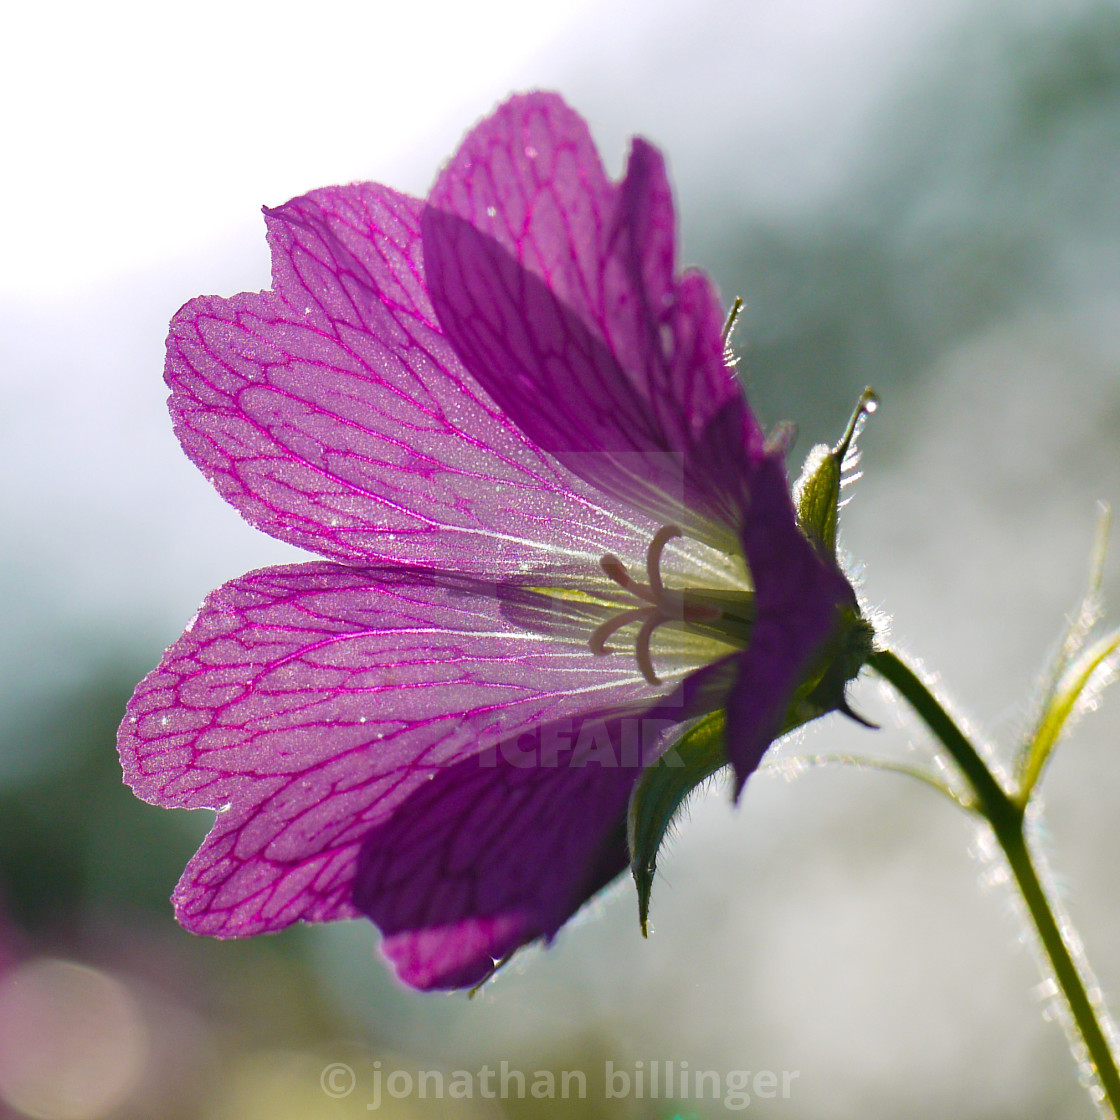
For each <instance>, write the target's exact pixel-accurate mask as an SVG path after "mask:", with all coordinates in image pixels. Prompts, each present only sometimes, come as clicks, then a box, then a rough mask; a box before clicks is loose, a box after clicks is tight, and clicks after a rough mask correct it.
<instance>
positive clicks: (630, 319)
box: [423, 94, 760, 547]
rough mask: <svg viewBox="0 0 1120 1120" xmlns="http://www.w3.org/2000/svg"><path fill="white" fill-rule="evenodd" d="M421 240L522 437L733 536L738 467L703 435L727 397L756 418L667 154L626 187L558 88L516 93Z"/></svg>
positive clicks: (615, 489)
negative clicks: (692, 261) (683, 243)
mask: <svg viewBox="0 0 1120 1120" xmlns="http://www.w3.org/2000/svg"><path fill="white" fill-rule="evenodd" d="M423 237H424V261H425V268H426V272H427V278H428V283H429V288H430V291H431V294H432V301H433V304H434V306H435V309H436V312H437V314H438V316H439V319H440V323H441V326H442V328H443V329H444V331H445V332H446V333H447V336H448V338H449V339H450V340H451V342H452V344H453V346H454V347H455V350H456V352H457V353H458V354H459V356H460V357H461V358H462V359H463V361H464V363H465V365H466V367H467V368H468V369H469V370H470V372H471V373H472V374H473V375H474V377H475V378H476V379H477V380H478V381H479V382H480V383H481V384H482V386H483V387H484V388H485V389H486V391H487V392H488V393H489V394H490V395H491V396H492V397H493V398H494V399H495V400H496V401H497V403H498V404H499V405H500V406H501V407H502V409H503V410H505V411H506V412H507V413H508V414H509V416H510V417H511V418H512V419H513V420H514V421H515V422H516V423H517V424H518V425H519V426H520V427H521V429H522V430H523V431H524V432H525V433H526V435H528V436H529V438H530V439H531V440H533V441H534V442H535V443H536V444H538V445H539V446H540V447H542V448H544V449H545V450H546V451H549V452H551V453H552V454H554V455H555V456H556V457H557V458H559V459H560V460H561V462H563V463H564V464H565V466H567V467H569V468H570V469H571V470H572V471H573V472H575V473H576V474H578V475H579V476H580V477H581V478H584V479H586V480H588V481H591V482H593V483H594V484H595V485H596V486H598V487H600V488H601V489H603V490H606V491H607V492H608V493H610V494H611V495H612V496H613V497H615V498H618V499H620V500H622V501H624V502H626V503H627V504H629V505H631V506H633V507H635V508H637V509H640V510H641V511H642V512H644V513H646V514H647V515H648V516H650V517H651V518H654V519H655V520H659V521H662V522H667V521H672V522H676V523H679V524H681V525H682V526H685V527H687V528H688V530H689V531H690V532H691V533H692V534H693V535H695V536H697V537H699V538H700V539H704V540H707V541H709V543H712V544H715V545H716V546H717V547H724V546H726V545H727V543H728V540H727V536H728V533H727V529H728V526H729V525H730V527H731V530H732V531H731V536H732V537H734V529H735V518H734V517H731V518H730V519H729V515H728V504H729V503H728V501H727V496H726V494H725V493H724V490H723V486H724V480H725V479H727V477H728V475H729V474H731V475H733V474H734V473H735V468H736V466H737V464H735V463H732V464H729V463H727V462H726V461H725V460H721V461H720V462H719V463H718V467H719V469H715V467H716V466H717V464H716V463H714V462H713V461H712V459H711V456H710V453H709V451H708V449H707V447H706V446H705V444H704V442H703V440H702V438H701V437H702V433H703V431H704V429H705V428H706V427H707V425H708V423H709V422H710V421H711V419H712V418H713V417H714V416H715V415H716V414H717V413H718V412H720V411H721V410H722V409H724V408H728V407H734V408H737V409H739V410H740V411H741V412H742V414H743V416H744V419H745V420H746V421H749V424H750V425H753V420H752V419H750V416H749V412H747V409H746V406H745V403H743V401H742V396H741V390H740V388H739V386H738V384H737V382H736V380H735V378H734V376H733V375H732V373H731V372H730V371H729V370H728V369H727V366H726V364H725V362H724V360H723V344H722V337H721V330H722V323H723V315H722V312H721V310H720V308H719V303H718V300H717V298H716V296H715V293H714V290H713V289H712V288H711V285H710V284H709V283H708V281H707V280H706V279H704V278H703V277H702V276H701V275H700V274H698V273H691V274H688V275H687V276H685V277H684V278H683V279H681V280H679V281H678V279H677V278H676V277H675V275H674V251H673V245H674V220H673V209H672V199H671V195H670V192H669V186H668V181H667V179H666V176H665V168H664V164H663V161H662V159H661V156H660V154H659V153H658V152H657V151H656V150H655V149H654V148H652V147H651V146H650V145H648V144H646V143H644V142H642V141H636V142H635V145H634V149H633V152H632V154H631V159H630V165H629V169H628V172H627V175H626V178H625V179H624V181H623V182H622V183H621V184H620V185H617V186H616V185H615V184H612V183H610V181H609V180H607V179H606V178H605V176H604V175H603V173H602V167H601V165H600V163H599V161H598V156H597V155H596V154H595V151H594V146H593V145H592V143H591V140H590V136H589V134H588V131H587V126H586V124H585V123H584V122H583V120H582V119H581V118H580V117H579V116H578V115H576V114H575V113H573V112H572V111H571V110H570V109H568V108H567V107H566V106H564V104H563V103H562V102H561V101H560V100H559V99H558V98H556V97H555V96H553V95H547V94H533V95H529V96H525V97H518V98H513V99H512V100H510V101H509V102H507V103H506V104H505V105H503V106H502V107H501V108H499V109H498V111H497V112H496V113H495V114H494V115H493V116H491V117H490V118H488V119H487V120H486V121H484V122H483V123H482V124H480V125H479V126H478V127H477V128H476V129H475V130H474V131H473V132H471V133H470V135H469V136H468V137H467V139H466V140H465V141H464V143H463V145H462V147H461V148H460V150H459V152H458V154H457V155H456V156H455V157H454V158H453V159H452V160H451V161H450V162H449V164H448V165H447V167H446V168H445V169H444V171H443V172H442V174H441V175H440V177H439V179H438V181H437V183H436V185H435V187H434V188H433V190H432V193H431V195H430V196H429V200H428V208H427V209H426V211H425V213H424V217H423ZM740 428H741V429H743V430H745V428H746V424H741V425H740ZM754 431H755V432H756V433H757V426H754ZM755 442H760V440H757V441H755ZM740 457H741V455H740ZM734 513H737V511H734Z"/></svg>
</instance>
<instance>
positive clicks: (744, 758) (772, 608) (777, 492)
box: [727, 454, 855, 794]
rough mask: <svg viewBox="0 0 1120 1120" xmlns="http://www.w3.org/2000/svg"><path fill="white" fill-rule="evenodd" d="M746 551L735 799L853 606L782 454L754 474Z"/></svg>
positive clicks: (732, 711) (733, 711) (731, 739)
mask: <svg viewBox="0 0 1120 1120" xmlns="http://www.w3.org/2000/svg"><path fill="white" fill-rule="evenodd" d="M743 547H744V550H745V552H746V556H747V563H748V564H749V565H750V569H751V575H752V579H753V581H754V586H755V607H756V610H757V615H756V618H755V623H754V626H753V628H752V630H751V637H750V644H749V645H748V646H747V649H746V650H745V651H744V652H743V653H742V654H739V655H738V663H739V671H738V679H737V681H736V682H735V685H734V687H733V688H732V689H731V691H730V693H729V695H728V698H727V753H728V758H729V759H730V761H731V762H732V763H733V765H734V768H735V780H736V794H738V791H739V790H741V789H742V788H743V783H744V782H745V781H746V780H747V778H748V777H749V776H750V774H751V773H752V772H753V771H754V769H755V768H756V767H757V766H758V764H759V761H760V760H761V758H762V755H763V753H764V752H765V750H766V748H767V747H768V746H769V745H770V743H771V742H772V741H773V740H774V739H775V738H776V737H777V736H778V734H779V733H780V731H781V728H782V723H783V721H784V720H785V716H786V712H787V710H788V708H789V704H790V701H791V700H792V699H793V695H794V693H795V692H796V690H797V688H798V687H799V686H800V684H801V683H802V682H803V681H804V680H805V679H806V676H807V674H808V672H809V671H810V669H811V667H812V664H813V661H814V659H815V658H816V657H817V655H818V654H819V653H820V651H821V648H822V647H823V645H824V643H825V642H826V641H827V640H828V638H829V636H830V635H831V634H832V632H833V629H834V627H835V626H836V624H837V621H838V620H837V608H838V607H840V606H841V605H842V604H846V603H851V604H853V605H854V602H855V596H854V594H853V592H852V589H851V586H850V585H849V584H848V581H847V580H846V579H845V578H844V576H843V574H842V573H841V572H840V570H839V569H838V568H837V566H836V564H835V562H834V561H832V560H831V558H828V557H825V556H822V555H821V554H820V553H819V552H818V551H817V550H816V548H815V547H814V546H813V545H812V544H810V542H809V540H808V539H807V538H806V537H805V535H804V534H803V533H802V532H801V531H800V529H798V527H797V525H796V521H795V514H794V512H793V505H792V502H791V500H790V496H789V491H788V489H787V487H786V479H785V472H784V471H783V469H782V464H781V460H780V458H778V457H777V455H776V454H775V455H771V456H770V457H768V458H767V459H766V460H765V462H764V463H763V464H762V465H761V466H760V467H759V469H758V470H757V471H756V472H755V474H754V478H753V480H752V486H751V501H750V505H749V507H748V509H747V515H746V520H745V525H744V528H743Z"/></svg>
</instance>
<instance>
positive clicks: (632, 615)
mask: <svg viewBox="0 0 1120 1120" xmlns="http://www.w3.org/2000/svg"><path fill="white" fill-rule="evenodd" d="M681 535H682V534H681V530H680V529H679V528H677V526H676V525H663V526H662V527H661V528H660V529H658V530H657V532H656V533H655V534H654V537H653V540H651V541H650V542H649V548H648V549H646V579H647V580H648V582H647V583H639V582H638V581H637V580H636V579H634V577H633V576H631V575H630V573H629V572H628V571H627V570H626V565H625V564H623V562H622V561H621V560H620V559H619V558H618V557H617V556H614V555H612V554H610V553H608V554H607V555H606V556H604V557H603V558H602V559H601V560H600V561H599V566H600V567H601V568H602V569H603V571H604V572H605V573H606V574H607V575H608V576H609V577H610V578H611V579H612V580H614V582H615V583H617V584H618V586H619V587H621V588H622V589H623V590H624V591H628V592H629V593H630V594H631V595H633V596H634V598H635V599H636V600H639V601H640V602H641V603H643V604H644V605H643V606H635V607H628V608H627V609H626V610H622V611H619V612H618V614H616V615H614V616H613V617H612V618H608V619H607V620H606V621H605V622H603V623H601V624H600V625H599V626H598V627H596V629H595V632H594V633H593V634H592V635H591V637H590V639H589V640H588V645H589V646H590V647H591V652H592V653H594V654H597V655H599V656H603V655H605V654H608V653H610V652H611V651H610V650H609V649H607V646H606V643H607V639H608V638H610V637H611V636H612V635H613V634H615V633H616V632H617V631H619V630H621V629H622V628H623V627H624V626H627V625H629V624H630V623H631V622H640V623H641V628H640V629H639V630H638V635H637V637H636V638H635V639H634V657H635V659H636V660H637V662H638V668H639V669H641V671H642V676H643V677H645V679H646V680H647V681H649V683H650V684H653V685H658V684H660V683H661V680H660V678H659V677H658V676H657V674H656V673H655V672H654V671H653V660H652V659H651V657H650V652H649V643H650V639H651V638H652V637H653V633H654V631H655V630H656V629H657V628H658V627H659V626H661V625H662V624H663V623H666V622H715V621H716V620H717V619H719V618H720V617H721V616H722V614H723V611H722V610H721V609H720V608H719V607H718V606H716V605H715V604H714V603H710V602H703V601H697V600H696V598H695V597H694V596H691V595H686V593H685V592H683V591H674V590H672V589H670V588H667V587H666V586H665V585H664V583H663V582H662V580H661V554H662V552H663V551H664V550H665V545H666V544H668V543H669V541H671V540H672V539H673V538H674V537H679V536H681Z"/></svg>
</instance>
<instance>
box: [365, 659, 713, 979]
mask: <svg viewBox="0 0 1120 1120" xmlns="http://www.w3.org/2000/svg"><path fill="white" fill-rule="evenodd" d="M734 668H735V666H734V659H733V658H727V659H725V660H724V661H722V662H717V663H715V664H713V665H710V666H708V667H706V668H704V669H701V670H699V671H698V672H696V673H694V674H692V675H691V676H690V677H688V678H687V680H685V681H684V682H682V684H681V685H680V686H679V687H678V688H677V689H675V690H674V691H673V692H672V693H671V694H670V695H669V696H667V697H665V698H664V699H663V700H661V701H660V702H659V703H657V704H656V705H655V706H653V707H651V708H649V709H648V710H646V711H645V712H642V713H634V712H631V713H629V714H626V715H622V716H618V715H609V714H602V713H598V712H591V713H585V714H583V715H582V716H580V717H577V718H575V719H567V720H560V721H553V722H552V723H550V724H548V725H544V726H540V727H537V728H533V729H531V730H529V731H528V733H521V734H518V735H513V736H508V737H506V738H505V739H504V740H503V742H502V743H501V744H500V748H495V749H491V750H489V751H487V752H484V753H483V754H482V755H480V756H475V757H473V758H469V759H466V760H464V761H463V762H461V763H459V764H458V765H455V766H453V767H449V768H447V769H445V770H443V771H441V772H440V773H439V774H438V775H437V776H435V777H434V778H433V780H432V781H430V782H428V783H427V784H424V785H421V786H420V787H419V788H418V789H417V790H416V792H415V793H413V794H412V795H411V796H410V797H409V798H408V799H407V800H405V801H404V802H403V803H401V804H400V805H398V806H397V808H396V809H395V810H394V812H393V813H392V815H391V816H390V817H388V818H386V819H385V820H384V821H383V822H382V823H380V824H378V825H376V826H375V827H374V828H373V829H371V830H370V832H369V834H368V836H367V837H366V840H365V843H364V844H363V847H362V854H361V858H360V862H359V868H358V875H357V880H356V885H355V892H354V901H355V903H356V904H357V906H358V907H359V909H360V910H361V911H362V912H363V913H365V914H367V915H368V916H369V917H370V918H372V919H373V921H374V922H376V923H377V925H378V926H379V927H380V929H381V931H382V933H383V934H384V935H385V940H384V942H383V946H382V948H383V950H384V952H385V953H386V955H387V956H388V957H389V958H390V959H391V960H392V961H393V963H394V965H395V966H396V969H397V972H398V974H399V975H400V977H401V979H402V980H404V981H405V982H406V983H408V984H411V985H413V986H414V987H418V988H458V987H466V986H469V985H471V984H476V983H478V982H479V981H480V980H482V979H483V978H484V977H485V976H486V975H487V974H488V973H489V972H490V970H491V969H492V967H493V963H494V961H495V960H499V959H501V958H502V957H504V956H506V954H508V953H509V952H511V951H512V950H514V949H517V948H519V947H520V946H522V945H524V944H526V943H527V942H529V941H533V940H535V939H537V938H545V939H546V940H550V939H551V938H552V937H553V936H554V935H555V934H556V932H557V931H558V930H559V929H560V927H561V926H562V925H563V924H564V922H566V921H567V920H568V918H570V917H571V916H572V915H573V914H574V913H575V912H576V911H577V910H578V909H579V907H580V906H582V905H583V903H584V902H585V901H586V900H587V899H589V898H590V897H591V896H592V895H594V894H595V893H596V892H597V891H598V890H600V889H601V888H602V887H603V886H604V885H605V884H606V883H608V882H609V881H610V880H611V879H613V878H614V877H615V876H616V875H617V874H618V873H619V872H621V871H622V870H623V869H624V868H625V867H626V866H627V865H628V863H629V854H628V851H627V844H626V829H625V818H626V810H627V803H628V799H629V796H630V791H631V789H632V788H633V785H634V782H635V780H636V779H637V777H638V774H639V773H640V771H641V768H642V766H643V765H644V764H646V763H647V762H648V761H649V760H650V759H652V758H653V757H654V756H656V755H657V754H658V753H659V751H660V750H661V749H662V747H663V745H664V740H663V736H664V733H665V732H666V731H667V730H668V729H669V728H670V727H672V726H674V725H675V724H677V723H679V722H680V721H682V720H685V719H690V718H692V717H693V716H695V715H699V714H701V713H703V712H707V711H711V710H712V709H713V708H716V707H719V706H720V705H721V704H722V703H723V699H724V697H725V695H726V692H727V688H728V684H729V683H730V680H731V679H732V676H733V674H734Z"/></svg>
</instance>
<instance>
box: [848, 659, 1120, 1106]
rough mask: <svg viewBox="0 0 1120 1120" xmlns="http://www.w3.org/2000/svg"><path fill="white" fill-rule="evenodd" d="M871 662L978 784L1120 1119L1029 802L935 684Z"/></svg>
mask: <svg viewBox="0 0 1120 1120" xmlns="http://www.w3.org/2000/svg"><path fill="white" fill-rule="evenodd" d="M870 664H871V667H872V668H873V669H875V671H876V672H877V673H878V674H879V675H880V676H881V677H883V678H884V680H886V681H888V682H889V683H890V684H891V685H892V686H893V687H894V688H895V689H896V690H897V691H898V692H899V693H900V694H901V695H902V696H903V697H904V698H905V700H906V702H907V703H908V704H909V705H910V706H911V707H912V708H913V709H914V711H915V712H916V713H917V714H918V716H919V718H920V719H921V720H922V722H923V723H925V725H926V726H927V727H928V728H929V729H930V731H932V732H933V734H934V735H935V736H937V738H938V739H939V740H940V741H941V743H942V745H943V746H944V747H945V749H946V750H947V751H948V752H949V754H950V755H952V757H953V759H954V761H955V762H956V763H957V765H958V766H959V767H960V769H961V771H962V772H963V774H964V776H965V777H966V778H967V779H968V782H969V784H970V785H971V786H972V789H973V791H974V793H975V796H976V811H977V813H979V814H980V816H982V817H983V818H984V819H985V820H986V821H987V822H988V823H989V824H990V825H991V827H992V831H993V833H994V834H995V838H996V841H997V842H998V843H999V846H1000V848H1002V849H1003V854H1004V856H1005V857H1006V858H1007V863H1008V866H1009V867H1010V868H1011V873H1012V875H1014V877H1015V882H1016V883H1017V884H1018V886H1019V891H1020V893H1021V894H1022V898H1023V902H1024V903H1025V904H1026V908H1027V912H1028V913H1029V914H1030V917H1031V921H1032V922H1033V923H1034V928H1035V931H1036V933H1037V934H1038V939H1039V942H1040V943H1041V945H1042V948H1043V950H1044V951H1045V953H1046V956H1047V958H1048V959H1049V961H1050V965H1051V967H1052V968H1053V970H1054V978H1055V979H1056V980H1057V982H1058V985H1059V986H1060V987H1061V990H1062V993H1063V995H1064V996H1065V999H1066V1004H1067V1007H1068V1010H1069V1013H1070V1016H1071V1018H1072V1020H1073V1024H1074V1026H1075V1027H1076V1028H1077V1031H1078V1033H1079V1034H1080V1036H1081V1041H1082V1042H1083V1043H1084V1046H1085V1051H1086V1061H1087V1062H1088V1064H1089V1065H1090V1066H1091V1067H1092V1071H1093V1074H1094V1076H1095V1078H1096V1080H1097V1084H1098V1085H1099V1088H1100V1092H1101V1094H1102V1095H1103V1100H1104V1101H1106V1102H1107V1104H1108V1106H1109V1108H1110V1110H1111V1113H1112V1115H1113V1116H1114V1117H1117V1118H1118V1120H1120V1070H1118V1069H1117V1065H1116V1058H1115V1055H1114V1054H1113V1053H1112V1049H1111V1047H1110V1046H1109V1044H1108V1039H1107V1037H1106V1035H1105V1031H1104V1028H1103V1026H1102V1022H1101V1018H1100V1017H1099V1015H1098V1013H1100V1014H1102V1015H1103V1008H1101V1007H1099V1006H1098V1004H1096V1003H1094V1000H1093V999H1092V998H1091V997H1090V994H1089V990H1088V989H1087V987H1086V984H1085V979H1084V977H1083V976H1082V975H1081V972H1080V971H1079V970H1078V967H1077V964H1076V961H1075V953H1076V950H1074V949H1073V948H1072V946H1071V941H1072V938H1071V936H1070V929H1069V925H1068V923H1060V922H1059V920H1058V918H1057V917H1056V915H1055V913H1054V910H1053V908H1052V907H1051V905H1050V900H1049V898H1048V897H1047V895H1046V890H1045V888H1044V887H1043V885H1042V882H1041V880H1040V879H1039V876H1038V871H1037V870H1036V868H1035V866H1034V863H1033V861H1032V859H1031V854H1030V849H1029V848H1028V846H1027V840H1026V835H1025V832H1024V821H1025V816H1026V814H1025V806H1023V805H1020V804H1017V803H1016V802H1015V801H1014V800H1013V799H1012V798H1011V797H1010V796H1008V794H1007V793H1006V792H1005V791H1004V789H1003V787H1002V786H1001V785H1000V783H999V782H998V781H997V780H996V778H995V775H994V774H993V773H992V772H991V770H990V769H989V768H988V765H987V763H985V761H984V760H983V758H982V757H981V756H980V754H979V752H978V751H977V750H976V748H975V747H974V746H973V745H972V743H971V742H970V741H969V739H968V737H967V736H966V735H965V734H964V732H963V731H961V729H960V728H959V727H958V726H957V724H956V723H955V722H954V720H953V718H952V717H951V716H950V715H949V714H948V712H946V711H945V709H944V708H943V707H942V705H941V704H940V702H939V701H938V700H937V698H936V697H935V696H934V695H933V693H932V692H931V691H930V689H929V687H928V686H927V685H926V684H925V682H924V681H923V680H922V679H921V678H920V677H919V676H918V674H917V673H915V672H914V670H913V669H911V668H910V667H909V666H908V665H907V664H906V663H905V662H904V661H902V659H901V658H899V657H898V655H897V654H895V653H893V652H891V651H890V650H877V651H876V652H875V653H873V654H872V655H871V658H870Z"/></svg>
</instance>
